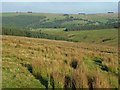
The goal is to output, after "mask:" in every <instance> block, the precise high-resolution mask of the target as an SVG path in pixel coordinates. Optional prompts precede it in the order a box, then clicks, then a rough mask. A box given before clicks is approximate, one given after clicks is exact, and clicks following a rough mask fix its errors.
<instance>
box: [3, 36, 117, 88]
mask: <svg viewBox="0 0 120 90" xmlns="http://www.w3.org/2000/svg"><path fill="white" fill-rule="evenodd" d="M2 58H3V60H2V63H3V65H2V66H3V68H2V69H3V77H2V79H3V87H4V88H9V87H10V88H11V87H12V88H15V87H17V88H18V87H44V88H45V87H46V83H48V84H47V85H48V87H52V85H50V81H49V79H50V75H52V76H53V78H54V83H55V87H59V88H61V87H63V86H64V78H65V76H68V75H69V76H70V77H71V78H73V79H74V80H75V82H76V87H77V88H78V87H89V86H88V81H89V79H92V78H94V79H95V80H94V81H93V87H97V88H100V87H102V88H103V87H105V88H106V87H109V88H110V87H112V88H114V87H118V82H117V81H118V76H117V73H118V70H117V69H118V67H117V65H118V62H117V61H116V60H117V58H118V56H117V48H115V47H110V46H102V45H97V44H88V43H73V42H67V41H56V40H47V39H35V38H26V37H15V36H3V56H2ZM95 58H96V59H95ZM99 58H100V59H101V60H103V61H102V63H101V64H100V63H95V61H94V60H97V59H99ZM73 59H76V60H77V62H78V66H77V68H76V69H75V70H74V69H73V68H72V67H71V66H70V63H71V61H72V60H73ZM100 65H106V66H107V67H108V68H109V71H108V72H107V71H104V70H102V69H101V66H100ZM31 68H32V73H30V72H31ZM36 75H38V76H39V78H38V77H37V76H36ZM40 76H41V78H40ZM35 78H37V79H35ZM45 82H46V83H45ZM101 82H102V83H101Z"/></svg>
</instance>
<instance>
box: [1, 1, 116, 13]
mask: <svg viewBox="0 0 120 90" xmlns="http://www.w3.org/2000/svg"><path fill="white" fill-rule="evenodd" d="M16 11H18V12H27V11H32V12H43V13H68V14H77V13H107V12H109V11H111V12H117V11H118V3H117V2H2V12H16Z"/></svg>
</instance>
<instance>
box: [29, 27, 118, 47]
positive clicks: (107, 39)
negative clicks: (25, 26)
mask: <svg viewBox="0 0 120 90" xmlns="http://www.w3.org/2000/svg"><path fill="white" fill-rule="evenodd" d="M31 31H32V32H42V33H46V34H49V35H52V36H54V35H55V36H59V37H63V38H65V39H68V40H71V41H76V42H89V43H95V44H102V45H110V46H116V47H117V42H118V29H103V30H85V31H69V32H65V31H64V28H60V29H54V28H52V29H51V28H50V29H49V28H40V29H32V30H31ZM108 31H109V32H108Z"/></svg>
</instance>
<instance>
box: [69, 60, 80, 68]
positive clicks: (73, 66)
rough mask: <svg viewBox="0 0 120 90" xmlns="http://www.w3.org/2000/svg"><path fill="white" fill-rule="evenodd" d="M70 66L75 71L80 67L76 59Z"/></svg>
mask: <svg viewBox="0 0 120 90" xmlns="http://www.w3.org/2000/svg"><path fill="white" fill-rule="evenodd" d="M70 66H71V67H72V68H73V69H76V68H77V66H78V61H77V60H76V59H73V60H72V62H71V63H70Z"/></svg>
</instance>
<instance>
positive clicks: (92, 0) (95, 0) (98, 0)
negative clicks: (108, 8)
mask: <svg viewBox="0 0 120 90" xmlns="http://www.w3.org/2000/svg"><path fill="white" fill-rule="evenodd" d="M1 1H2V2H118V1H119V0H1Z"/></svg>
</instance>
